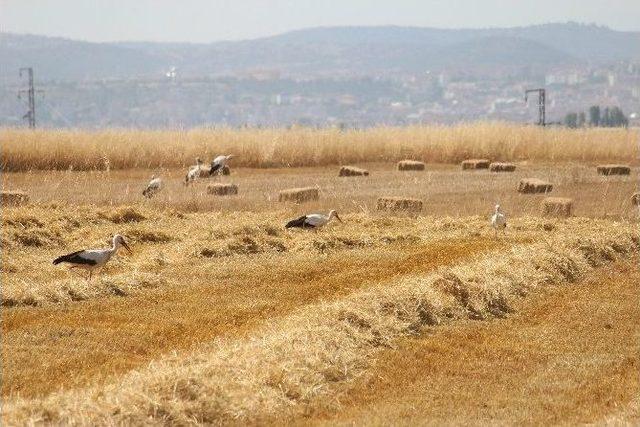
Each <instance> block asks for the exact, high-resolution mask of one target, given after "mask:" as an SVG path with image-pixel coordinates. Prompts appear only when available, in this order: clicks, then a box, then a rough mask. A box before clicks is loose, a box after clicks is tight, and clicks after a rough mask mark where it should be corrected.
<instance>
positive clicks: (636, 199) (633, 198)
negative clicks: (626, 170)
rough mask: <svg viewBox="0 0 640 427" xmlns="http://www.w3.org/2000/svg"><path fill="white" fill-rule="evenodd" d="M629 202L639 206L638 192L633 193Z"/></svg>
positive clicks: (639, 197) (639, 196) (639, 194)
mask: <svg viewBox="0 0 640 427" xmlns="http://www.w3.org/2000/svg"><path fill="white" fill-rule="evenodd" d="M631 204H632V205H636V206H640V193H635V194H634V195H633V196H631Z"/></svg>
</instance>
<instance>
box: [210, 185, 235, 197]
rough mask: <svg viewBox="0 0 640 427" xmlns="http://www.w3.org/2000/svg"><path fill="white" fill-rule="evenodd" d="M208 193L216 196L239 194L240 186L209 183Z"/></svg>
mask: <svg viewBox="0 0 640 427" xmlns="http://www.w3.org/2000/svg"><path fill="white" fill-rule="evenodd" d="M207 193H208V194H213V195H215V196H235V195H236V194H238V186H237V185H236V184H221V183H216V184H209V185H207Z"/></svg>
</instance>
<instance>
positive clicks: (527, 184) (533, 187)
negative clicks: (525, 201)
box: [518, 178, 553, 194]
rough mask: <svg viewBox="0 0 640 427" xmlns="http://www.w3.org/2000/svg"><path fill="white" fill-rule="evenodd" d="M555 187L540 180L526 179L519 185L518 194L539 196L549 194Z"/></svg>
mask: <svg viewBox="0 0 640 427" xmlns="http://www.w3.org/2000/svg"><path fill="white" fill-rule="evenodd" d="M551 190H553V185H552V184H550V183H548V182H546V181H543V180H541V179H538V178H524V179H521V180H520V182H519V183H518V193H523V194H538V193H549V192H551Z"/></svg>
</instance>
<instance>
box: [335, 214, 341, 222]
mask: <svg viewBox="0 0 640 427" xmlns="http://www.w3.org/2000/svg"><path fill="white" fill-rule="evenodd" d="M336 219H337V220H338V221H340V222H342V220H341V219H340V217H339V216H338V214H336Z"/></svg>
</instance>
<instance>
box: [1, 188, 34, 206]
mask: <svg viewBox="0 0 640 427" xmlns="http://www.w3.org/2000/svg"><path fill="white" fill-rule="evenodd" d="M1 197H2V198H1V199H0V201H1V202H2V206H20V205H26V204H27V203H29V195H28V194H27V193H25V192H24V191H2V196H1Z"/></svg>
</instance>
